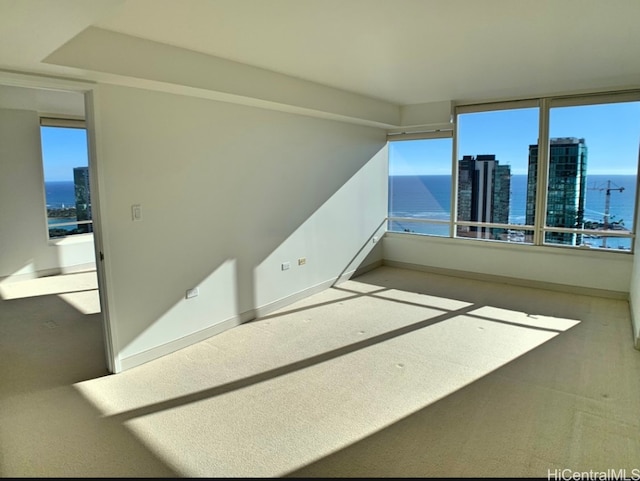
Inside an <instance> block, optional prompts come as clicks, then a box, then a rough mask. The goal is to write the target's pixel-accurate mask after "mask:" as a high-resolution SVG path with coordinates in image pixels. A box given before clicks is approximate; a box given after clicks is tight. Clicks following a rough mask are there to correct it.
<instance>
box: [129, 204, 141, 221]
mask: <svg viewBox="0 0 640 481" xmlns="http://www.w3.org/2000/svg"><path fill="white" fill-rule="evenodd" d="M131 220H133V221H141V220H142V207H141V206H140V204H133V205H132V206H131Z"/></svg>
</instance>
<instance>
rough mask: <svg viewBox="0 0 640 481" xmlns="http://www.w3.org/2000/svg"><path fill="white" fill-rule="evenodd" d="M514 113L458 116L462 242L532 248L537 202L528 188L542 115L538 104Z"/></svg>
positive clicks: (509, 110)
mask: <svg viewBox="0 0 640 481" xmlns="http://www.w3.org/2000/svg"><path fill="white" fill-rule="evenodd" d="M498 107H499V106H498ZM509 107H511V108H507V109H505V108H504V107H503V108H502V109H497V108H496V109H495V110H480V109H478V108H477V107H475V108H474V107H468V108H465V109H460V110H459V112H458V121H457V123H458V134H457V139H458V152H457V159H456V168H457V189H458V193H457V200H458V206H457V218H456V220H457V227H456V235H457V236H458V237H468V238H477V239H488V240H500V241H506V242H520V243H532V242H533V232H534V231H533V228H534V222H533V213H534V212H535V202H531V201H530V200H531V199H527V186H528V184H529V179H531V175H530V172H529V168H530V167H529V152H530V150H531V148H533V147H537V142H538V125H539V113H540V109H539V108H538V106H537V102H533V103H524V105H522V103H516V104H510V105H509ZM485 109H486V107H485ZM534 177H535V176H534ZM534 182H535V178H534ZM489 225H491V226H489ZM524 226H528V227H529V228H528V229H527V228H524Z"/></svg>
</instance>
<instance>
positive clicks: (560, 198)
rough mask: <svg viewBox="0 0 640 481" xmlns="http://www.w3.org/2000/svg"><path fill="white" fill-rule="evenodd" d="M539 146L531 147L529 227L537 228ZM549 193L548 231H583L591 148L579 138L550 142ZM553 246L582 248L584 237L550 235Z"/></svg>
mask: <svg viewBox="0 0 640 481" xmlns="http://www.w3.org/2000/svg"><path fill="white" fill-rule="evenodd" d="M537 179H538V146H537V145H529V177H528V180H527V212H526V223H527V224H528V225H534V220H535V219H534V216H535V196H536V183H537ZM547 184H548V189H547V216H546V226H547V227H568V228H582V227H583V226H584V202H585V196H586V189H587V145H586V143H585V140H584V139H578V138H575V137H559V138H553V139H551V140H550V142H549V179H548V183H547ZM544 240H545V242H546V243H549V244H565V245H574V246H577V245H580V244H581V243H582V235H580V234H574V233H565V232H546V233H545V239H544Z"/></svg>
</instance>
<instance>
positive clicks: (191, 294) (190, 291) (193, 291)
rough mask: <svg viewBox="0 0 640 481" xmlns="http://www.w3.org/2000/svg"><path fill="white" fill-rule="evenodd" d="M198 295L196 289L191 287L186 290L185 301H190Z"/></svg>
mask: <svg viewBox="0 0 640 481" xmlns="http://www.w3.org/2000/svg"><path fill="white" fill-rule="evenodd" d="M198 294H199V292H198V288H197V287H193V288H192V289H187V295H186V297H187V299H191V298H192V297H196V296H197V295H198Z"/></svg>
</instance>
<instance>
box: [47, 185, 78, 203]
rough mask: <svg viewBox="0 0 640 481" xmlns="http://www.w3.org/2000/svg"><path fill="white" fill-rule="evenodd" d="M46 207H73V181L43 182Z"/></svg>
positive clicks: (74, 201) (74, 197)
mask: <svg viewBox="0 0 640 481" xmlns="http://www.w3.org/2000/svg"><path fill="white" fill-rule="evenodd" d="M44 191H45V194H46V201H47V207H51V208H53V209H60V208H63V207H75V205H76V195H75V189H74V184H73V181H57V182H45V183H44Z"/></svg>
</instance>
